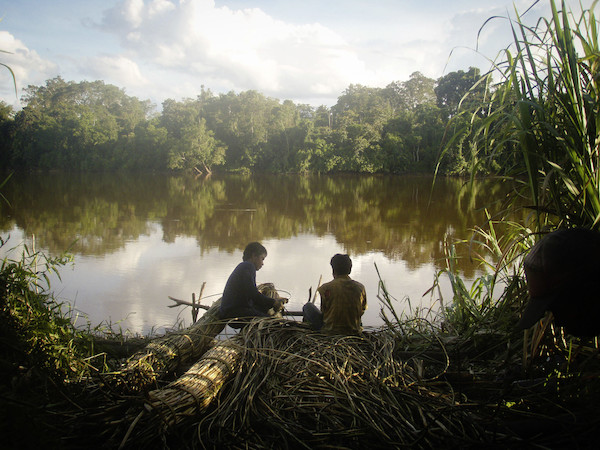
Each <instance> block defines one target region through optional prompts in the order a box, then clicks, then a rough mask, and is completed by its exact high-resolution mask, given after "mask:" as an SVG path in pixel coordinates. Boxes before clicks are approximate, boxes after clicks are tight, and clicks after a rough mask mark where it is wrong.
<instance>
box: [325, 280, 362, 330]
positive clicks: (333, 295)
mask: <svg viewBox="0 0 600 450" xmlns="http://www.w3.org/2000/svg"><path fill="white" fill-rule="evenodd" d="M319 294H320V295H321V311H322V313H323V328H322V331H323V332H324V333H327V334H359V333H360V332H361V331H362V324H361V318H362V315H363V313H364V312H365V309H366V308H367V294H366V290H365V287H364V286H363V285H362V284H361V283H359V282H358V281H355V280H353V279H351V278H350V277H349V276H348V275H338V276H336V278H334V279H333V280H332V281H330V282H328V283H325V284H324V285H322V286H321V287H320V288H319Z"/></svg>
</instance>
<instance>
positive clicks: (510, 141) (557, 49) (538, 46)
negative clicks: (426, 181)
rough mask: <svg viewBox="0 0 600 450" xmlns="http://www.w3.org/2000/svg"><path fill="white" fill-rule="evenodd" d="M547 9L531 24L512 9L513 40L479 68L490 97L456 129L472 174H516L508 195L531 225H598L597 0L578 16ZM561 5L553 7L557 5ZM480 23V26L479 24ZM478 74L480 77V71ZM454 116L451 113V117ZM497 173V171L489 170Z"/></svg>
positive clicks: (563, 7)
mask: <svg viewBox="0 0 600 450" xmlns="http://www.w3.org/2000/svg"><path fill="white" fill-rule="evenodd" d="M549 3H550V7H551V10H552V16H551V17H550V18H547V19H546V18H542V19H541V20H540V21H539V22H538V24H537V25H536V26H535V27H528V26H526V25H525V24H524V22H523V21H522V19H521V16H520V15H519V12H518V11H515V15H516V18H515V19H514V20H511V22H510V25H511V30H512V34H513V38H514V41H513V44H512V45H511V46H509V47H508V48H506V49H505V50H503V51H502V52H501V53H500V55H499V57H498V58H497V59H496V60H495V61H494V64H493V66H492V69H491V70H490V72H489V73H488V74H486V75H485V77H486V78H485V79H486V80H487V79H489V76H490V75H493V76H494V78H495V79H497V80H499V82H498V83H496V84H494V85H489V92H488V94H489V96H488V98H489V99H490V100H489V103H487V104H485V105H481V107H480V108H478V109H477V110H476V111H475V112H472V111H464V112H463V114H464V115H471V118H472V120H469V121H468V124H469V125H468V126H467V127H466V128H462V129H461V130H460V132H459V133H457V135H458V136H456V137H455V138H454V141H455V140H456V139H460V137H459V136H465V135H467V136H469V139H470V148H471V150H472V155H471V156H472V157H471V174H472V175H473V176H474V175H475V174H476V173H477V171H478V170H480V169H481V168H488V169H490V170H491V169H492V168H494V167H497V161H502V162H503V166H504V170H503V171H502V175H504V176H508V177H510V178H512V179H514V180H517V181H518V182H519V183H520V185H521V189H519V190H518V191H515V195H514V197H513V201H515V202H516V201H517V199H521V198H525V199H527V200H526V201H527V202H528V207H529V208H531V210H532V211H533V212H534V215H533V217H532V224H531V227H532V229H533V230H534V231H537V230H543V229H546V228H553V227H558V226H561V227H572V226H581V227H586V228H596V229H597V228H598V227H599V224H600V174H599V171H598V166H599V163H600V159H599V158H600V157H599V152H598V145H599V143H600V116H599V107H598V105H599V104H600V90H599V86H598V83H599V81H600V79H599V78H598V73H599V71H600V47H599V45H598V22H597V18H596V16H595V14H594V9H595V7H596V5H597V3H596V2H594V3H593V4H592V6H591V7H590V8H589V9H587V10H584V11H583V12H582V13H581V15H580V16H579V17H575V16H574V14H573V13H572V12H571V11H569V10H568V9H567V6H566V3H565V2H564V1H561V2H560V4H558V2H556V1H555V0H550V2H549ZM558 5H560V8H559V7H558ZM484 26H485V25H484ZM482 80H483V78H482ZM457 120H458V119H457ZM493 172H494V173H497V172H498V170H497V169H496V170H493Z"/></svg>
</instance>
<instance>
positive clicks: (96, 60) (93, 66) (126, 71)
mask: <svg viewBox="0 0 600 450" xmlns="http://www.w3.org/2000/svg"><path fill="white" fill-rule="evenodd" d="M81 71H82V73H85V74H87V75H89V76H90V77H91V78H92V79H98V80H105V81H106V82H109V83H111V84H115V85H116V86H119V87H120V86H132V87H138V88H139V87H140V86H147V85H148V84H149V81H148V80H147V79H146V78H145V77H144V76H143V75H142V73H141V72H140V68H139V67H138V65H137V64H136V62H135V61H132V60H131V59H129V58H126V57H125V56H106V55H105V56H96V57H91V58H87V59H86V60H85V62H84V64H82V65H81Z"/></svg>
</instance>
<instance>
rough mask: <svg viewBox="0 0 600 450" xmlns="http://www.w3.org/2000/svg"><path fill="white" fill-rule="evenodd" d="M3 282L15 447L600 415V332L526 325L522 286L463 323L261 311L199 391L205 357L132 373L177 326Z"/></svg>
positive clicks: (311, 438)
mask: <svg viewBox="0 0 600 450" xmlns="http://www.w3.org/2000/svg"><path fill="white" fill-rule="evenodd" d="M13 273H14V272H13ZM5 274H6V272H5ZM13 281H14V279H13ZM3 283H4V285H3V289H2V292H3V297H2V320H3V323H5V324H6V325H7V326H5V327H3V329H2V342H3V346H2V347H1V352H2V354H1V357H0V360H1V361H2V366H3V370H2V373H3V376H2V380H1V383H0V385H1V387H0V389H1V393H0V398H1V399H2V403H3V407H2V408H0V410H1V411H2V416H3V417H1V418H0V419H1V420H0V423H1V424H2V430H1V432H2V435H3V436H4V437H5V439H6V441H5V442H6V445H7V447H6V448H40V447H44V448H66V449H71V448H81V447H82V446H85V447H86V448H118V447H119V446H122V447H123V448H182V449H186V448H190V449H192V448H201V447H204V448H223V447H228V448H301V447H306V448H325V447H328V446H331V445H334V446H338V447H339V446H343V447H346V448H366V447H369V448H384V447H385V448H390V447H392V448H398V447H405V446H409V447H411V448H434V447H439V446H442V445H443V446H444V447H452V446H453V447H461V448H465V447H476V446H481V445H486V446H496V445H497V446H500V445H502V446H507V445H510V446H511V447H517V448H518V447H530V446H532V445H540V446H546V447H548V448H557V447H572V446H579V447H582V448H586V447H587V446H588V445H589V444H590V443H591V442H592V439H594V436H593V430H595V429H596V427H597V425H598V419H597V415H596V414H595V411H593V410H592V409H593V408H595V405H596V404H597V401H598V399H599V398H600V382H599V380H600V359H599V358H598V346H597V342H596V341H595V340H589V341H581V340H578V339H575V338H570V337H566V336H564V335H563V334H562V332H561V331H560V330H558V329H554V328H553V327H552V326H539V327H537V328H535V329H534V332H533V334H527V333H525V334H524V333H523V332H520V331H518V330H516V328H515V327H514V326H512V325H514V323H516V319H517V317H518V314H519V309H518V307H519V305H518V302H519V301H520V300H519V298H518V295H522V287H523V286H520V290H519V289H517V290H516V291H515V293H516V295H515V296H513V297H511V298H510V299H508V298H507V299H506V302H507V303H510V305H512V309H508V308H507V309H504V311H505V312H504V315H503V319H504V320H496V321H490V322H489V323H488V324H487V326H486V327H483V326H481V324H480V325H479V326H477V327H471V328H469V329H463V330H462V332H461V333H456V332H455V331H452V330H453V327H454V326H455V325H456V323H451V322H447V323H434V322H431V321H428V320H426V319H424V318H412V319H408V318H406V319H405V320H402V321H397V320H395V319H394V318H393V311H390V310H388V311H387V313H386V316H388V317H390V318H392V319H388V320H387V323H386V325H385V326H384V327H382V328H381V329H378V330H376V331H371V332H368V333H365V335H364V336H362V337H335V338H332V337H327V336H323V335H320V334H318V333H312V332H310V331H309V330H307V329H306V328H305V327H304V326H303V325H302V324H301V323H296V322H293V321H286V320H267V321H259V322H256V323H254V324H253V325H252V326H249V327H247V328H246V329H245V330H244V331H243V332H242V333H239V334H238V335H237V336H235V337H234V338H231V339H229V341H228V343H227V344H226V345H227V346H229V347H228V348H229V349H230V350H231V348H235V349H236V350H235V354H236V355H237V357H236V358H237V359H235V361H236V362H235V364H233V363H228V362H227V361H229V359H227V358H229V357H230V356H228V357H227V358H225V357H224V355H225V353H223V354H221V353H219V351H220V350H219V347H218V346H217V347H216V348H215V347H214V346H211V347H210V348H212V350H210V352H212V353H210V356H208V359H209V360H210V364H213V365H215V364H216V365H219V364H222V365H225V366H226V367H228V369H227V370H225V371H224V372H223V373H225V372H227V373H226V376H224V377H222V379H221V381H219V383H216V381H215V380H216V378H213V379H212V381H210V380H209V382H208V383H207V384H206V385H205V387H201V388H200V390H199V391H194V389H198V388H197V387H194V386H195V385H196V383H197V382H198V380H200V379H201V378H202V377H201V376H199V375H196V376H191V375H190V373H189V370H191V369H190V366H192V368H193V367H196V366H194V363H201V362H202V358H200V360H197V357H193V358H192V359H190V360H188V361H187V362H186V363H185V364H180V365H179V366H178V367H176V368H173V369H170V370H165V371H163V372H162V373H161V374H160V376H157V377H156V378H155V379H154V381H153V383H151V384H149V385H147V386H143V387H142V388H141V389H136V386H141V385H140V384H139V383H138V384H137V385H136V381H135V378H129V379H126V381H125V383H128V384H127V385H123V383H124V381H123V380H124V378H123V377H122V376H121V375H122V371H120V368H122V367H123V364H126V361H127V357H128V356H131V354H130V351H134V350H139V349H140V347H141V345H140V344H142V343H144V344H145V343H149V342H154V343H155V344H154V345H155V346H156V343H157V342H161V345H160V346H161V348H163V349H166V348H167V347H165V346H164V345H163V344H164V343H165V337H159V338H157V339H153V340H148V341H146V342H144V341H143V340H142V341H140V340H137V341H128V340H122V337H116V336H112V337H106V336H104V337H102V336H93V335H92V334H90V333H88V332H82V331H80V330H76V329H74V328H72V327H71V326H70V325H69V321H68V320H65V319H64V318H63V317H61V315H60V313H59V310H60V308H58V307H57V305H56V304H55V303H53V301H52V299H51V297H48V296H45V295H42V294H36V293H35V292H33V291H31V290H29V289H16V288H18V287H19V285H18V284H14V283H12V282H7V280H6V277H5V278H4V279H3ZM22 287H23V286H21V288H22ZM518 292H521V294H518ZM497 310H498V311H501V310H503V309H502V304H500V305H498V309H497ZM510 310H512V312H511V313H508V312H507V311H510ZM449 317H451V316H449ZM511 324H512V325H511ZM185 333H186V331H185V330H181V331H180V332H176V333H174V335H173V336H175V337H176V338H178V339H179V337H180V336H181V337H185ZM171 337H172V336H171ZM166 338H167V339H169V337H168V336H167V337H166ZM120 340H121V342H120V343H119V341H120ZM184 340H185V339H184ZM218 345H223V344H222V343H221V344H218ZM100 350H102V351H100ZM164 354H170V353H169V352H168V351H165V352H164ZM203 354H204V355H207V353H203ZM219 355H220V356H219ZM228 355H231V353H228ZM228 364H229V365H228ZM196 370H197V369H196ZM186 373H187V375H186ZM211 376H212V375H211ZM174 386H177V388H174ZM207 389H208V390H211V396H210V401H209V402H205V401H204V400H205V397H203V395H204V394H203V393H204V392H206V391H207ZM157 398H160V399H163V400H164V401H161V402H157V401H156V400H155V401H153V400H152V399H157ZM201 400H202V401H201ZM169 402H174V403H172V406H173V407H171V406H169ZM186 402H187V403H186ZM165 405H166V406H165ZM175 406H176V407H175Z"/></svg>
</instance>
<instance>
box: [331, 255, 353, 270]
mask: <svg viewBox="0 0 600 450" xmlns="http://www.w3.org/2000/svg"><path fill="white" fill-rule="evenodd" d="M331 267H332V269H333V274H334V275H348V274H349V273H350V271H352V260H351V259H350V257H349V256H348V255H342V254H340V253H337V254H336V255H333V258H331Z"/></svg>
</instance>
